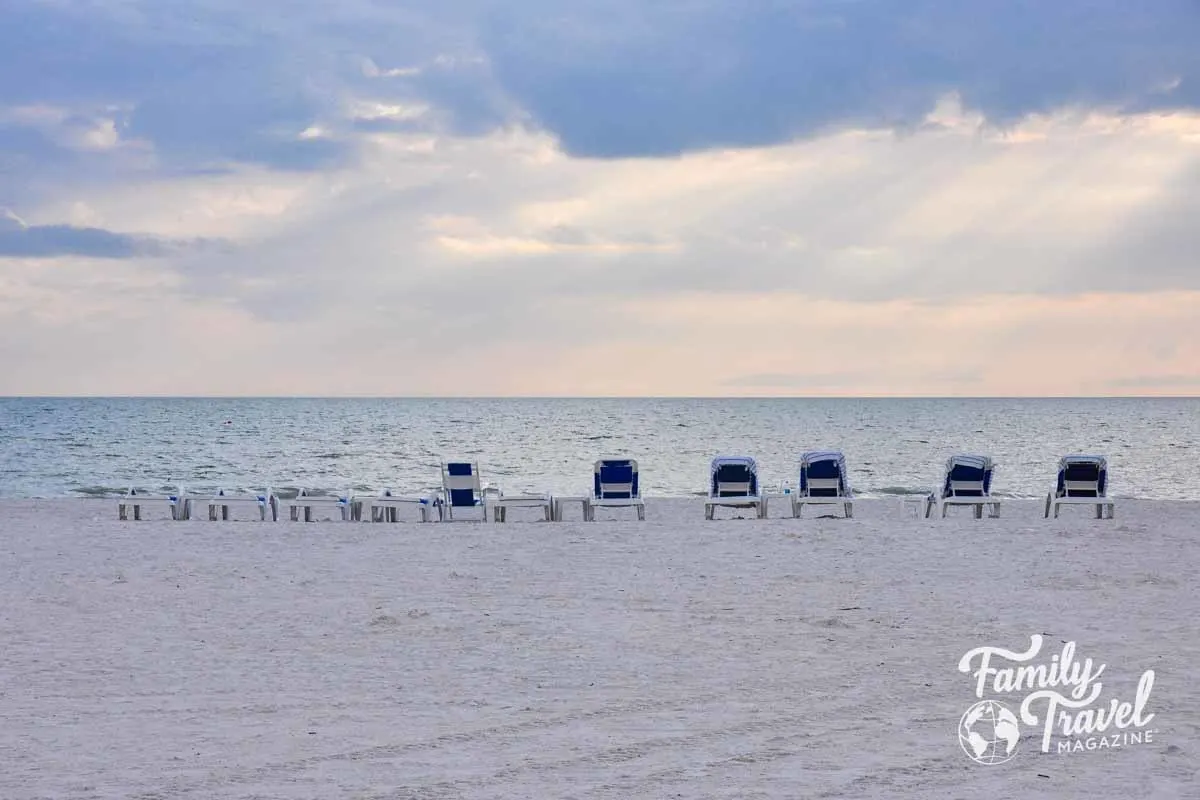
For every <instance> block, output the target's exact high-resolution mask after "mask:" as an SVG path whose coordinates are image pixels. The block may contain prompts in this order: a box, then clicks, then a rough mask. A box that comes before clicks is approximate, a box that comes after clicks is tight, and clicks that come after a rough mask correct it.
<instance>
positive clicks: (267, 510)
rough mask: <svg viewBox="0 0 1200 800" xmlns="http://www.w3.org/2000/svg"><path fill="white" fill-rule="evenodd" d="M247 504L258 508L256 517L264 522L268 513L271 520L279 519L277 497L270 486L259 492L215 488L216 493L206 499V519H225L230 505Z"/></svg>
mask: <svg viewBox="0 0 1200 800" xmlns="http://www.w3.org/2000/svg"><path fill="white" fill-rule="evenodd" d="M248 505H253V506H255V507H256V508H257V509H258V518H259V519H260V520H262V521H264V522H265V521H266V520H267V517H268V515H269V516H270V518H271V521H272V522H275V521H276V520H277V519H279V498H277V497H276V496H275V495H274V494H273V493H272V492H271V487H270V486H268V487H266V488H265V489H263V490H262V491H261V492H241V491H235V490H232V489H217V492H216V494H214V495H213V496H212V497H210V498H209V500H208V519H209V521H210V522H216V521H217V520H218V519H220V520H222V521H227V520H228V519H229V509H230V508H231V507H234V506H248Z"/></svg>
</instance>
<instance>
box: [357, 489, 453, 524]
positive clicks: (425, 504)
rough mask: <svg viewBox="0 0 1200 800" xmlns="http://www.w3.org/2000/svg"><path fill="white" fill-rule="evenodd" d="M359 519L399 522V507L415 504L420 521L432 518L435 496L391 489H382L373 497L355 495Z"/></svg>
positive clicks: (436, 505) (435, 502)
mask: <svg viewBox="0 0 1200 800" xmlns="http://www.w3.org/2000/svg"><path fill="white" fill-rule="evenodd" d="M354 500H355V504H356V505H357V506H358V509H357V511H358V516H359V518H360V519H365V520H370V521H371V522H399V521H400V509H401V508H403V507H405V506H415V507H416V509H417V512H418V513H419V514H420V515H421V522H429V521H430V520H431V519H433V510H434V509H435V508H437V507H438V502H437V498H436V497H431V496H429V495H402V494H400V493H398V492H395V491H393V490H391V489H384V490H383V491H381V492H380V493H379V494H378V495H376V496H374V497H355V498H354Z"/></svg>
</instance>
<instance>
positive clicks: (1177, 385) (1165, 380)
mask: <svg viewBox="0 0 1200 800" xmlns="http://www.w3.org/2000/svg"><path fill="white" fill-rule="evenodd" d="M1104 385H1105V386H1107V387H1109V388H1112V389H1148V388H1154V387H1161V388H1166V389H1200V374H1198V375H1136V376H1134V377H1131V378H1117V379H1115V380H1111V381H1106V382H1105V384H1104Z"/></svg>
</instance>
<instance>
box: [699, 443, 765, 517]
mask: <svg viewBox="0 0 1200 800" xmlns="http://www.w3.org/2000/svg"><path fill="white" fill-rule="evenodd" d="M718 506H724V507H726V508H753V509H754V512H755V514H756V515H757V516H758V517H759V518H760V519H761V518H762V517H765V516H766V515H767V504H766V502H765V499H764V498H763V495H762V492H761V491H759V487H758V465H757V464H756V463H754V459H753V458H750V457H749V456H717V457H716V458H714V459H713V460H712V476H711V480H710V481H709V486H708V499H707V500H706V501H705V502H704V518H705V519H712V518H713V516H714V515H715V513H716V510H717V507H718Z"/></svg>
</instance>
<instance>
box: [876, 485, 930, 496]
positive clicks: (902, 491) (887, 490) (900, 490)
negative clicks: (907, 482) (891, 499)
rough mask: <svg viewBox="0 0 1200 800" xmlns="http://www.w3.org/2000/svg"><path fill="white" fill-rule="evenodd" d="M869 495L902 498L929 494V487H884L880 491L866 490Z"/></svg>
mask: <svg viewBox="0 0 1200 800" xmlns="http://www.w3.org/2000/svg"><path fill="white" fill-rule="evenodd" d="M866 491H868V492H870V493H871V494H886V495H894V496H900V497H903V496H905V495H913V494H929V487H928V486H926V487H924V488H922V489H917V488H913V487H911V486H884V487H883V488H882V489H867V490H866Z"/></svg>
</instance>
